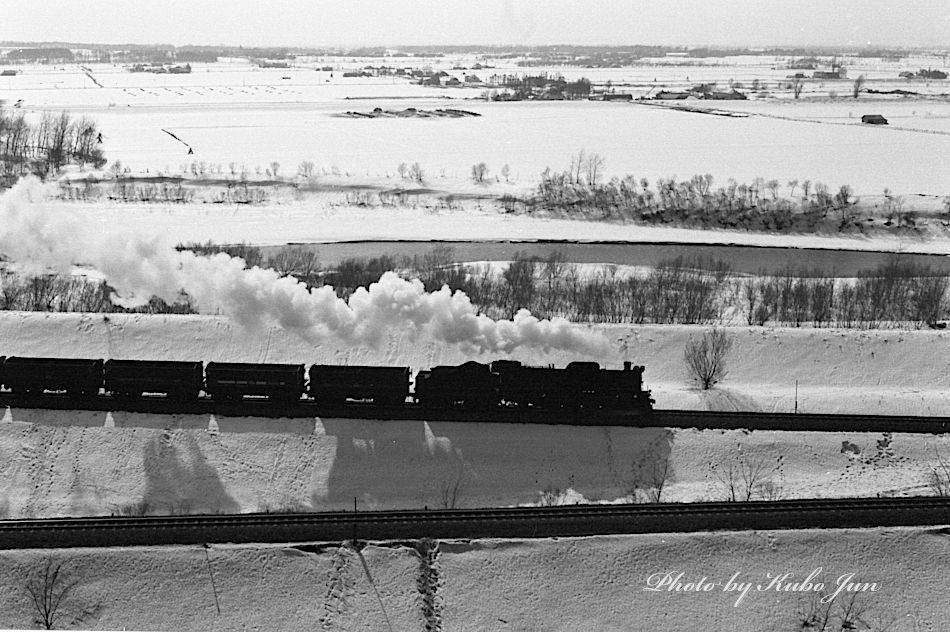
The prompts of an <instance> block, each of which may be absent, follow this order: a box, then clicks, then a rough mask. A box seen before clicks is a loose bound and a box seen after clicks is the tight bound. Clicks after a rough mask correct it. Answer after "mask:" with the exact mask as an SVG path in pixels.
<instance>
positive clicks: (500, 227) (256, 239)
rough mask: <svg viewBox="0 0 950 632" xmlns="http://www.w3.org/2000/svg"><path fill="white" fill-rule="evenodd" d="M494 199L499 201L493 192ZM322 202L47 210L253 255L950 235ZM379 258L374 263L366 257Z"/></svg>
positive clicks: (101, 227)
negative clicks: (332, 246) (428, 246)
mask: <svg viewBox="0 0 950 632" xmlns="http://www.w3.org/2000/svg"><path fill="white" fill-rule="evenodd" d="M501 192H503V191H501ZM334 199H335V200H336V201H337V203H338V204H339V205H337V204H328V203H326V202H325V201H323V202H321V201H319V200H318V201H300V202H294V201H292V200H287V201H286V203H281V204H268V205H263V206H236V207H234V206H230V207H228V206H221V205H214V204H188V205H180V204H167V205H165V204H113V203H109V202H106V203H99V204H86V203H72V202H61V201H50V202H46V203H45V204H46V206H47V207H48V208H50V209H51V210H52V211H54V212H60V213H65V214H68V215H71V216H74V217H77V218H79V219H81V220H83V221H84V222H86V223H88V225H90V226H92V227H94V229H95V230H96V232H97V233H98V234H101V235H102V236H104V237H109V236H114V237H115V238H118V236H121V235H127V234H128V233H129V229H130V228H132V229H134V230H135V232H137V233H139V234H143V235H152V236H160V237H163V238H165V240H166V241H168V242H170V243H172V244H175V243H187V242H205V241H208V240H211V241H214V242H217V243H225V244H227V243H241V242H248V243H252V244H255V245H262V246H264V245H283V244H288V243H320V242H340V241H374V240H379V241H387V240H389V241H394V240H412V241H417V240H434V241H437V240H464V241H468V240H473V241H477V240H493V241H494V240H497V241H505V240H522V241H531V240H562V241H563V240H567V241H577V242H585V241H608V242H610V241H616V242H630V243H681V244H697V245H698V244H728V245H742V246H772V247H782V248H823V249H832V250H874V251H884V252H907V253H925V254H950V234H942V233H936V234H935V235H934V236H932V237H929V238H920V237H914V236H911V235H875V236H873V237H864V236H830V235H800V234H792V235H789V234H770V233H753V232H745V231H724V230H700V229H683V228H669V227H664V226H643V225H637V224H625V223H613V222H597V221H586V220H569V219H555V218H545V217H535V216H528V215H511V214H504V213H502V212H500V211H499V210H497V209H496V208H495V206H494V204H492V203H485V204H484V205H476V204H474V203H471V202H467V203H463V206H462V207H461V208H459V209H447V208H445V205H444V204H440V203H439V202H438V201H436V200H434V199H428V200H427V199H426V198H423V199H422V200H420V203H419V205H418V206H417V207H415V208H412V207H402V208H398V207H397V208H391V207H386V208H382V207H379V208H369V209H367V208H360V207H356V206H348V205H346V204H345V203H344V202H343V199H342V196H340V195H336V194H335V195H334ZM375 254H379V253H375Z"/></svg>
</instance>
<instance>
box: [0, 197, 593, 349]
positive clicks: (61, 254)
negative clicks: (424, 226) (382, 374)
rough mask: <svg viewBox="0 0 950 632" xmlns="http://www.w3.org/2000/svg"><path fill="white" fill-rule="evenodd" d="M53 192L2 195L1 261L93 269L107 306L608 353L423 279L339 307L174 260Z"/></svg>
mask: <svg viewBox="0 0 950 632" xmlns="http://www.w3.org/2000/svg"><path fill="white" fill-rule="evenodd" d="M55 191H56V187H55V185H42V184H40V183H39V181H38V180H36V179H35V178H26V179H21V181H20V182H19V183H18V184H17V185H15V186H14V187H13V188H12V189H11V190H10V191H8V192H7V193H5V194H3V196H2V198H0V253H2V254H3V255H5V256H6V257H7V258H8V259H11V260H13V261H15V262H17V263H18V264H20V265H22V266H25V268H26V269H27V270H28V271H31V272H34V273H35V272H39V271H41V270H44V269H50V268H52V269H54V270H56V271H59V272H68V271H69V270H70V268H71V266H72V264H75V263H82V264H88V265H91V266H92V267H94V268H96V269H97V270H98V271H99V272H101V273H102V274H103V275H104V276H105V278H106V280H107V281H108V282H109V284H110V286H112V287H113V288H115V290H116V295H117V296H116V297H114V298H113V300H115V301H116V302H117V303H119V304H121V305H123V306H126V307H132V306H135V305H142V304H144V303H146V302H147V301H148V300H149V298H151V297H152V296H158V297H159V298H161V299H163V300H165V301H166V302H169V303H171V302H174V301H176V300H178V299H179V298H180V294H181V292H182V291H184V292H185V293H187V294H188V296H189V297H191V298H192V300H193V301H194V302H195V303H196V304H197V306H198V308H199V310H201V311H202V312H205V313H214V312H216V311H218V310H220V311H222V312H224V313H225V314H227V315H229V316H230V317H231V318H232V319H234V320H235V321H236V322H237V323H239V324H240V325H241V326H243V327H246V328H249V329H256V328H259V327H261V326H263V325H266V324H270V323H276V324H278V325H279V326H280V327H282V328H284V329H287V330H289V331H292V332H294V333H296V334H298V335H300V336H301V337H303V338H304V339H306V340H309V341H319V340H326V339H328V338H333V339H342V340H344V341H346V342H348V343H351V344H358V345H369V346H375V345H376V344H377V343H379V342H380V340H382V338H383V335H384V333H385V332H386V331H387V330H388V329H390V328H399V329H409V330H411V331H423V330H425V331H428V332H430V333H431V334H432V335H433V336H434V337H435V338H437V339H439V340H443V341H445V342H448V343H454V344H459V345H461V346H462V347H463V348H464V349H466V350H475V351H479V352H503V353H508V352H511V351H513V350H515V349H517V348H522V347H524V348H533V349H540V350H543V351H548V350H550V349H560V350H566V351H572V352H575V353H578V354H583V355H587V356H596V355H598V354H600V353H603V352H604V351H605V350H606V349H607V347H608V343H607V339H606V338H605V337H604V336H603V335H601V334H599V333H596V332H592V331H590V330H588V329H586V328H583V327H580V326H577V325H573V324H571V323H570V322H569V321H567V320H566V319H563V318H553V319H551V320H547V319H545V320H539V319H538V318H535V317H534V316H532V315H531V314H530V312H528V311H527V310H521V311H519V312H518V313H517V314H516V315H515V317H514V319H513V320H497V321H496V320H492V319H491V318H488V317H487V316H485V315H483V314H479V313H478V311H477V310H476V309H475V307H474V306H473V305H472V303H471V301H470V300H469V298H468V296H466V295H465V294H464V293H462V292H458V291H456V292H454V293H453V292H451V291H450V290H449V289H448V288H447V287H443V288H442V289H441V290H438V291H436V292H426V291H425V289H424V287H423V285H422V282H421V281H419V280H411V281H409V280H406V279H403V278H401V277H399V276H398V275H396V274H395V273H392V272H387V273H385V274H383V276H382V277H380V279H379V281H378V282H376V283H372V284H370V286H369V288H368V289H367V288H359V289H357V290H356V292H354V293H353V295H352V296H351V297H350V298H349V300H347V301H344V300H342V299H340V298H338V297H337V296H336V294H335V292H334V290H333V288H332V287H329V286H324V287H318V288H313V289H308V288H307V286H306V285H305V284H304V283H302V282H300V281H298V280H297V279H295V278H293V277H281V276H280V275H279V274H278V273H277V272H275V271H274V270H271V269H262V268H258V267H256V266H255V267H253V268H250V269H247V268H245V263H244V260H243V259H240V258H236V257H231V256H228V255H227V254H223V253H220V254H217V255H214V256H211V257H203V256H197V255H195V254H194V253H192V252H189V251H184V252H178V251H176V250H175V248H174V247H173V246H172V245H171V244H170V243H169V242H168V241H167V240H166V239H163V238H159V237H151V238H149V237H144V236H142V235H139V234H136V233H132V232H128V233H126V234H122V235H120V234H116V233H110V234H108V235H106V234H103V233H101V232H99V231H97V230H96V228H95V226H90V225H89V224H88V223H87V222H83V221H82V219H81V218H80V217H79V216H78V215H77V214H75V213H72V212H70V211H67V210H65V209H57V210H52V209H50V208H48V207H47V205H46V204H45V201H46V200H48V199H49V198H50V197H51V196H52V195H53V194H54V193H55Z"/></svg>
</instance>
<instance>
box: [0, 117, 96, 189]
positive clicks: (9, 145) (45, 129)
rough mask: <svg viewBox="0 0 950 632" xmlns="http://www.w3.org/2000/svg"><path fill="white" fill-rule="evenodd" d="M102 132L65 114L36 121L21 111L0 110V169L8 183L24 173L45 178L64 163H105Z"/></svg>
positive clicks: (88, 122)
mask: <svg viewBox="0 0 950 632" xmlns="http://www.w3.org/2000/svg"><path fill="white" fill-rule="evenodd" d="M100 142H101V133H100V131H99V129H98V127H97V125H96V123H95V121H93V120H92V119H90V118H88V117H82V118H79V119H73V118H72V116H71V115H70V114H69V113H68V112H60V113H58V114H54V113H52V112H44V113H43V115H42V117H41V118H40V120H39V121H37V122H30V121H29V120H27V116H26V113H25V112H23V111H22V110H10V109H6V108H0V169H2V175H3V176H4V177H5V178H6V179H7V180H15V179H16V178H17V177H19V176H22V175H27V174H35V175H39V176H46V175H48V174H50V173H55V172H57V171H59V169H61V168H62V167H63V166H65V165H67V164H78V165H81V166H85V165H87V164H88V165H92V166H93V167H95V168H97V169H98V168H101V167H102V166H103V165H105V163H106V159H105V156H104V155H103V152H102V148H101V147H100Z"/></svg>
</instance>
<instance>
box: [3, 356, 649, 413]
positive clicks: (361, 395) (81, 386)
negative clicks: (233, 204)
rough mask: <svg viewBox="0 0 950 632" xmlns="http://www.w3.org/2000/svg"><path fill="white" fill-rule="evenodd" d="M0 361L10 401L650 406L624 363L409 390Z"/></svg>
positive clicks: (214, 369) (333, 372) (296, 377)
mask: <svg viewBox="0 0 950 632" xmlns="http://www.w3.org/2000/svg"><path fill="white" fill-rule="evenodd" d="M0 360H2V363H0V383H2V384H3V386H4V387H5V388H6V389H7V390H8V391H10V392H11V393H12V394H13V395H14V396H24V397H27V396H29V397H40V396H60V397H69V398H75V399H83V398H94V397H100V398H101V397H110V398H120V399H138V398H162V399H166V400H173V401H194V400H198V399H202V398H204V399H210V400H213V401H220V402H238V401H243V400H245V399H253V400H263V401H265V402H273V403H275V404H293V403H297V402H301V401H309V402H314V403H316V404H319V405H326V406H339V405H346V404H355V403H364V404H366V403H371V404H374V405H377V406H408V405H413V404H414V405H418V406H423V407H426V408H492V407H499V406H505V407H523V408H536V409H565V408H585V409H594V408H602V409H611V410H639V411H648V410H650V409H651V408H652V405H653V400H652V399H651V397H650V391H647V390H644V388H643V367H642V366H632V365H631V363H630V362H624V368H623V370H610V369H602V368H601V367H600V365H599V364H597V363H596V362H571V363H570V364H568V365H567V366H566V367H565V368H563V369H556V368H553V367H533V366H525V365H523V364H521V363H520V362H515V361H513V360H496V361H495V362H492V363H491V364H482V363H479V362H466V363H464V364H461V365H458V366H436V367H433V368H431V369H429V370H424V371H419V372H418V373H417V374H416V377H415V385H414V388H412V389H411V388H410V385H411V384H410V383H411V377H412V376H411V372H410V370H409V367H377V366H333V365H325V364H314V365H312V366H311V367H310V369H309V371H306V373H305V367H304V365H302V364H250V363H237V362H208V363H207V365H204V364H203V363H201V362H170V361H152V360H105V361H103V360H94V359H66V358H25V357H8V358H0Z"/></svg>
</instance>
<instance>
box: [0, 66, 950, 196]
mask: <svg viewBox="0 0 950 632" xmlns="http://www.w3.org/2000/svg"><path fill="white" fill-rule="evenodd" d="M693 69H695V70H697V71H699V73H700V74H699V76H698V77H697V75H696V74H695V73H694V74H693V75H692V77H693V79H692V81H691V82H690V83H697V79H698V78H701V77H702V76H703V75H702V73H704V72H706V71H707V70H709V69H708V68H704V67H702V66H694V67H692V68H690V67H684V68H679V67H671V66H664V65H657V66H655V67H648V68H646V69H640V70H638V71H637V72H636V73H634V74H633V75H631V73H630V72H624V69H618V70H617V71H614V73H613V75H607V74H605V73H604V72H601V73H600V74H601V75H602V77H601V78H602V80H606V78H609V77H613V79H614V80H616V81H618V82H621V83H622V81H623V79H624V78H625V77H628V75H630V76H629V77H628V78H629V79H630V80H635V79H636V76H637V75H643V73H646V75H650V74H653V75H654V76H656V75H657V74H659V75H660V77H661V79H660V81H665V80H667V79H668V80H671V81H672V80H678V81H682V78H681V77H680V75H683V76H684V77H689V76H690V72H692V70H693ZM92 70H93V72H92V73H91V74H92V76H94V77H96V80H97V81H99V83H100V84H101V85H102V86H104V87H102V88H100V87H97V86H96V85H95V84H94V83H93V82H92V80H91V79H90V78H89V76H87V75H86V73H85V72H84V71H82V70H81V69H80V68H78V67H76V66H68V67H66V68H64V69H61V70H51V69H49V68H30V67H27V68H25V69H24V71H23V73H22V74H20V75H17V76H15V77H4V78H3V79H2V80H0V93H2V95H3V98H5V99H8V100H10V101H14V102H15V101H17V100H19V99H22V100H23V103H22V107H23V108H24V109H26V110H27V111H30V112H39V111H40V110H50V109H53V110H55V109H59V108H71V109H73V110H75V112H76V113H77V114H78V113H83V114H89V115H90V116H93V117H94V118H95V119H96V120H97V121H98V123H99V126H100V128H101V129H102V130H103V132H104V139H105V142H104V144H103V149H104V150H105V153H106V156H107V157H108V158H109V159H110V160H113V161H115V160H120V161H121V162H122V164H123V165H125V166H126V167H129V168H132V169H133V170H135V171H142V172H144V171H145V170H146V169H148V170H149V171H150V172H151V173H154V172H157V171H165V172H178V171H180V170H181V167H182V165H188V164H190V163H191V162H192V161H196V162H198V161H203V162H205V163H208V164H211V165H222V166H224V167H225V168H226V167H227V165H228V164H229V163H232V162H233V163H236V164H237V165H238V166H240V165H244V166H246V168H247V169H248V170H249V171H250V172H251V173H253V172H254V170H255V169H256V168H258V167H260V168H261V169H265V168H268V167H269V166H270V164H271V163H272V162H277V163H279V164H280V165H281V171H282V173H284V174H288V173H293V172H295V171H296V166H297V165H298V164H299V163H300V162H301V161H304V160H310V161H313V162H314V163H316V165H317V166H318V168H320V169H326V170H328V171H329V170H332V169H333V168H336V169H338V170H339V172H341V173H350V174H353V175H355V176H359V177H380V176H383V177H384V176H385V175H386V174H394V173H395V171H396V168H397V166H398V165H399V164H400V163H403V162H405V163H407V164H411V163H413V162H419V163H420V164H421V165H422V167H423V168H424V169H425V171H426V173H427V175H428V178H429V179H430V180H432V181H437V180H438V179H439V178H443V177H444V178H448V179H456V180H465V179H466V178H467V177H468V175H469V171H470V168H471V166H472V165H473V164H475V163H478V162H485V163H486V164H487V165H488V166H489V168H490V169H491V171H490V175H498V174H499V173H500V170H501V168H502V166H503V165H505V164H507V165H509V166H510V169H511V173H512V176H513V177H514V179H515V180H517V181H526V180H530V181H534V180H536V179H537V178H538V176H539V174H540V173H541V172H542V171H543V170H544V169H545V168H546V167H551V168H553V169H556V170H560V169H564V168H567V165H568V163H569V161H570V157H571V156H572V155H574V154H576V153H577V152H578V151H579V150H581V149H585V150H587V151H588V152H596V153H598V154H600V155H601V156H603V157H604V158H605V159H606V167H605V171H604V173H605V175H607V176H608V177H609V176H613V175H618V176H622V175H624V174H634V175H636V176H637V177H638V178H641V177H646V178H649V179H650V180H651V181H654V180H656V179H657V178H660V177H664V178H665V177H671V176H677V177H680V178H689V177H691V176H692V175H694V174H705V173H711V174H712V175H713V176H715V178H716V180H717V182H719V183H720V184H722V183H725V181H726V180H727V179H728V178H735V179H737V180H739V181H740V182H743V181H744V182H750V181H751V180H752V179H753V178H756V177H763V178H766V179H772V178H775V179H778V180H779V181H780V182H781V183H782V184H783V185H784V184H785V183H786V182H788V181H790V180H805V179H809V180H812V181H820V182H825V183H826V184H828V185H829V186H831V187H832V189H833V190H834V189H837V187H838V186H839V185H842V184H849V185H851V186H852V187H853V188H854V190H855V192H856V193H857V194H858V195H879V194H880V193H881V191H883V189H884V188H885V187H887V188H890V189H891V190H892V191H893V192H894V193H895V194H904V195H911V194H918V193H922V194H932V195H942V194H944V193H945V192H946V191H947V189H948V184H950V180H948V176H947V175H946V174H944V173H943V172H942V171H941V170H939V169H922V168H921V165H924V164H934V163H938V162H940V161H941V160H942V159H944V158H945V157H946V156H948V154H950V151H948V150H950V144H948V143H950V138H948V137H947V136H946V135H945V134H943V133H938V134H933V133H920V132H913V131H907V130H906V129H904V130H897V129H880V128H873V127H871V126H862V125H861V124H860V123H859V121H860V116H861V115H862V114H867V113H881V114H884V115H885V116H897V117H898V120H897V121H895V122H897V123H899V127H901V128H921V129H924V130H930V131H933V130H936V131H939V132H945V131H946V130H945V129H944V128H945V124H944V123H945V121H946V120H947V119H950V105H948V104H947V103H946V102H945V101H940V100H926V101H924V102H922V103H920V104H919V106H918V105H910V106H909V105H906V104H903V103H895V102H894V100H893V99H886V100H880V99H877V100H874V99H870V98H867V97H863V99H865V100H858V101H857V102H851V101H849V102H847V103H846V104H839V103H833V104H830V105H829V104H827V103H825V102H824V101H825V100H826V99H821V100H813V101H811V102H807V101H806V102H799V103H795V104H794V107H793V108H792V110H791V116H790V117H789V118H786V119H783V118H774V117H772V116H771V113H772V111H773V108H775V109H774V112H775V113H776V114H777V115H780V116H789V108H790V107H791V106H789V105H786V104H785V103H787V101H786V100H762V101H757V102H755V103H750V104H748V105H745V104H739V105H735V107H737V108H740V109H750V108H751V109H750V111H754V112H756V113H760V114H766V115H768V116H754V117H749V118H724V117H718V116H708V115H702V114H695V113H687V112H676V111H670V110H666V109H663V108H654V107H647V106H642V105H637V104H629V103H627V104H624V103H595V102H553V103H551V102H549V103H541V102H522V103H486V102H484V101H479V100H477V99H478V97H479V95H480V94H481V92H482V90H481V89H478V88H458V89H441V88H431V87H423V86H418V85H414V84H410V83H409V82H408V81H406V80H405V79H402V78H398V79H397V78H385V77H384V78H360V79H352V78H343V77H342V76H341V73H340V72H339V71H337V72H335V73H333V74H334V76H333V77H330V76H329V75H330V74H331V73H328V72H318V71H314V70H313V69H312V68H295V69H260V68H256V67H253V66H251V65H249V64H246V63H244V64H235V63H219V64H213V65H196V66H195V70H194V72H193V73H191V74H188V75H153V74H148V73H128V72H125V71H124V70H123V69H122V68H120V67H113V66H106V65H100V66H93V67H92ZM544 70H545V69H538V70H537V72H543V71H544ZM548 70H551V69H548ZM560 70H564V71H565V73H566V74H568V75H570V74H571V72H570V71H569V70H565V69H560ZM743 70H744V69H743V68H742V67H740V66H730V67H727V71H728V72H731V73H733V74H729V75H728V76H729V77H735V78H736V79H737V80H740V79H742V74H741V73H742V72H743ZM503 71H504V69H495V70H494V71H490V72H503ZM520 71H521V72H524V71H525V69H520ZM746 71H747V72H750V73H752V74H754V73H755V72H757V71H756V69H755V67H754V66H753V67H752V68H751V69H746ZM532 72H534V71H533V70H532ZM715 72H717V73H718V72H721V69H717V70H716V71H715ZM769 72H772V73H773V74H776V73H784V72H785V71H784V70H782V69H780V70H778V71H775V72H773V71H769ZM482 74H485V75H486V76H485V77H483V78H487V76H488V75H487V74H486V73H484V72H483V73H482ZM581 74H582V73H581ZM786 74H787V73H786ZM895 75H896V72H895ZM780 76H784V75H781V74H780ZM284 77H289V79H284ZM677 78H679V79H677ZM836 83H840V84H842V85H841V86H839V88H841V89H842V91H845V92H846V90H847V87H848V86H849V85H850V82H849V81H843V82H836ZM936 83H940V82H936ZM663 85H666V84H663ZM882 85H883V84H882ZM886 85H890V84H886ZM899 85H903V84H899ZM885 87H886V86H885ZM353 99H356V100H355V101H354V100H353ZM362 99H371V100H368V101H367V100H362ZM446 99H451V100H446ZM471 99H475V100H471ZM717 105H719V104H717ZM721 105H722V106H723V107H726V108H732V107H733V105H734V104H733V103H732V102H726V103H721ZM369 107H382V108H384V109H387V108H391V109H402V108H406V107H417V108H425V109H432V108H438V107H461V108H464V109H468V110H472V111H475V112H478V113H480V114H482V116H481V117H479V118H465V119H452V120H418V119H375V120H361V119H339V118H334V117H333V115H334V114H337V113H340V112H344V111H346V110H353V109H357V110H359V109H367V108H369ZM845 110H846V113H845ZM892 112H893V113H892ZM845 116H847V118H844V117H845ZM792 119H798V120H792ZM831 119H834V121H835V122H840V123H847V124H845V125H816V124H815V123H814V121H816V120H817V121H821V122H829V121H830V120H831ZM163 130H167V131H169V132H172V133H174V134H175V135H176V136H178V137H179V138H181V139H182V140H183V141H184V142H186V143H187V144H188V145H190V146H191V147H192V148H193V149H194V151H195V153H194V154H193V155H187V148H186V147H185V146H184V145H182V144H181V143H180V142H179V141H176V140H175V139H174V138H172V137H171V136H169V135H168V134H166V132H165V131H163ZM895 156H899V157H901V159H900V160H894V157H895Z"/></svg>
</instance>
